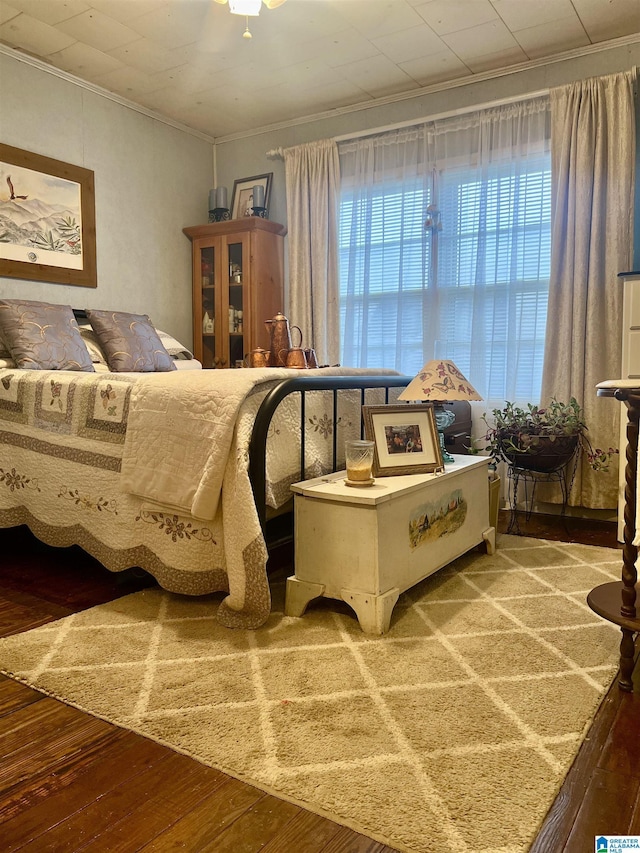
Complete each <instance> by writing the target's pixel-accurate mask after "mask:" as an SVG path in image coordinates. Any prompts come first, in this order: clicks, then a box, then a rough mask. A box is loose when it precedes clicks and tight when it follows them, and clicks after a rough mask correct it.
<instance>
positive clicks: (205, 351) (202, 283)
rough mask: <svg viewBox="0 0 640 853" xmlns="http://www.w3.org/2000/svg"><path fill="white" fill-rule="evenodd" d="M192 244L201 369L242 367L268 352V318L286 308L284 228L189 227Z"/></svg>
mask: <svg viewBox="0 0 640 853" xmlns="http://www.w3.org/2000/svg"><path fill="white" fill-rule="evenodd" d="M184 233H185V234H186V235H187V236H188V237H189V239H190V240H191V241H192V244H193V352H194V355H195V357H196V358H197V359H199V361H201V362H202V365H203V367H207V368H211V367H216V368H227V367H242V366H243V364H244V357H245V355H246V354H247V353H249V352H250V351H251V350H252V349H255V348H256V347H258V346H262V347H264V348H265V349H268V346H269V335H268V332H267V331H266V328H265V325H264V323H265V320H269V319H271V317H273V316H274V315H275V314H277V312H278V311H282V310H283V307H284V305H283V296H284V294H283V290H284V236H285V234H286V229H285V228H284V226H282V225H279V224H278V223H276V222H271V221H269V220H268V219H260V218H258V217H251V218H247V219H237V220H230V221H228V222H215V223H210V224H209V225H196V226H193V227H190V228H185V229H184Z"/></svg>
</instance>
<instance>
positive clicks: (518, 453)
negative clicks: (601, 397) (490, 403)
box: [483, 397, 618, 473]
mask: <svg viewBox="0 0 640 853" xmlns="http://www.w3.org/2000/svg"><path fill="white" fill-rule="evenodd" d="M491 414H492V419H491V421H490V420H489V419H488V418H487V414H486V413H485V415H484V416H483V420H484V422H485V424H486V425H487V432H486V435H485V436H484V439H485V441H486V442H487V443H486V446H485V450H488V451H489V452H490V454H491V456H492V457H493V458H494V459H495V460H496V462H500V461H504V462H507V463H508V464H509V465H512V466H513V467H516V468H524V469H526V470H529V471H538V472H540V473H551V472H552V471H557V470H559V469H560V468H562V467H564V466H565V465H566V464H567V463H568V462H569V460H570V459H572V458H573V456H574V454H576V453H580V452H582V453H585V454H586V457H587V460H588V461H589V464H590V465H591V467H592V468H593V469H594V470H595V471H606V470H608V467H609V463H610V461H611V457H612V456H613V455H614V454H616V453H617V452H618V451H617V450H616V449H615V448H613V447H610V448H609V449H608V450H602V449H601V448H595V449H594V448H593V446H592V445H591V442H590V441H589V438H588V436H587V425H586V424H585V422H584V417H583V412H582V409H581V407H580V405H579V404H578V402H577V400H576V399H575V397H572V398H571V399H570V400H569V402H568V403H562V402H560V401H559V400H556V399H555V397H554V398H553V400H552V401H551V402H550V403H549V405H548V406H546V407H545V408H540V407H539V406H534V405H532V404H531V403H528V404H527V406H526V408H522V407H520V406H516V405H515V404H514V403H509V402H507V403H506V404H505V406H504V408H502V409H493V410H492V412H491Z"/></svg>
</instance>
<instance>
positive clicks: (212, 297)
mask: <svg viewBox="0 0 640 853" xmlns="http://www.w3.org/2000/svg"><path fill="white" fill-rule="evenodd" d="M215 269H216V266H215V250H214V248H213V246H207V247H206V248H204V249H202V252H201V255H200V273H201V282H202V366H203V367H214V357H215V351H216V336H215V328H216V325H215V322H216V321H215V306H216V280H215V278H216V274H215Z"/></svg>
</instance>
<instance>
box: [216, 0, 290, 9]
mask: <svg viewBox="0 0 640 853" xmlns="http://www.w3.org/2000/svg"><path fill="white" fill-rule="evenodd" d="M217 2H218V3H219V2H220V0H217ZM262 2H263V3H264V5H265V6H266V7H267V9H277V8H278V6H282V4H283V3H284V2H286V0H262Z"/></svg>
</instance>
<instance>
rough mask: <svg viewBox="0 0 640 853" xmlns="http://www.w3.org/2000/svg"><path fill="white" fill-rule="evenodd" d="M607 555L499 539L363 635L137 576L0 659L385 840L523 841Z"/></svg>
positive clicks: (493, 844) (573, 691)
mask: <svg viewBox="0 0 640 853" xmlns="http://www.w3.org/2000/svg"><path fill="white" fill-rule="evenodd" d="M620 563H621V558H620V552H619V551H615V550H612V549H607V548H598V547H593V546H588V545H577V544H569V543H561V542H550V541H542V540H535V539H528V538H523V537H515V536H506V535H504V536H501V537H499V540H498V549H497V550H496V553H495V554H494V555H492V556H489V555H487V554H483V553H480V552H476V551H474V552H471V553H469V554H467V555H465V556H464V557H461V558H460V559H458V560H456V561H455V562H454V563H452V564H451V565H449V566H448V567H446V568H444V569H442V570H440V571H439V572H438V573H437V574H435V575H432V576H431V577H430V578H427V580H425V581H423V582H422V583H421V584H419V585H417V586H415V587H414V588H413V589H411V590H409V591H408V592H407V593H405V594H404V595H402V596H401V597H400V599H399V601H398V604H397V605H396V608H395V610H394V614H393V618H392V624H391V630H390V632H389V633H388V634H386V635H385V636H382V637H372V636H367V635H365V634H363V633H362V631H361V629H360V627H359V625H358V622H357V621H356V619H355V617H354V615H353V614H352V613H351V611H350V610H349V608H348V607H347V606H346V605H344V604H342V603H339V602H330V601H326V600H322V601H320V602H316V603H313V604H312V605H310V607H309V609H308V611H307V613H306V614H305V615H304V616H303V617H302V618H293V617H285V616H283V615H282V610H283V607H282V604H283V601H282V599H283V584H277V585H276V588H275V589H274V606H273V612H272V614H271V617H270V618H269V621H268V622H267V624H266V625H265V626H263V627H262V628H260V629H258V630H255V631H247V630H241V629H236V630H234V629H229V628H224V627H222V626H221V625H220V624H219V623H218V622H217V621H216V619H215V609H216V607H217V604H218V602H219V600H220V598H219V597H215V596H212V597H208V598H201V599H198V598H195V599H194V598H186V597H181V596H177V595H173V594H170V593H166V592H163V591H161V590H158V589H149V590H144V591H143V592H137V593H135V594H133V595H129V596H126V597H124V598H121V599H118V600H116V601H114V602H111V603H109V604H104V605H101V606H99V607H94V608H92V609H91V610H86V611H84V612H81V613H77V614H75V615H73V616H69V617H67V618H65V619H61V620H60V621H57V622H53V623H50V624H48V625H45V626H43V627H41V628H37V629H34V630H31V631H28V632H26V633H24V634H18V635H15V636H12V637H8V638H5V639H3V640H0V669H1V671H2V672H3V673H4V674H6V675H9V676H10V677H12V678H15V679H18V680H20V681H23V682H25V683H27V684H29V685H31V686H32V687H35V688H36V689H38V690H41V691H43V692H45V693H47V694H49V695H51V696H54V697H57V698H59V699H61V700H62V701H63V702H67V703H68V704H70V705H74V706H75V707H78V708H81V709H83V710H85V711H88V712H89V713H91V714H94V715H96V716H99V717H101V718H103V719H106V720H109V721H110V722H112V723H115V724H117V725H119V726H122V727H124V728H127V729H131V730H133V731H136V732H139V733H140V734H143V735H146V736H148V737H150V738H153V739H154V740H157V741H160V742H161V743H163V744H167V745H168V746H170V747H172V748H174V749H176V750H178V751H180V752H183V753H186V754H188V755H191V756H193V757H194V758H196V759H198V760H200V761H202V762H203V763H205V764H208V765H211V766H213V767H217V768H219V769H221V770H223V771H225V772H226V773H229V774H230V775H232V776H235V777H237V778H239V779H242V780H244V781H247V782H250V783H252V784H254V785H256V786H258V787H260V788H262V789H263V790H265V791H267V792H270V793H273V794H276V795H277V796H279V797H282V798H283V799H286V800H290V801H292V802H295V803H298V804H300V805H302V806H304V807H306V808H308V809H310V810H312V811H315V812H317V813H319V814H322V815H325V816H327V817H330V818H332V819H333V820H336V821H338V822H339V823H342V824H345V825H347V826H350V827H352V828H354V829H356V830H358V831H359V832H362V833H364V834H366V835H369V836H370V837H372V838H374V839H377V840H379V841H382V842H384V843H386V844H388V845H390V846H392V847H395V848H397V849H398V850H402V851H416V853H420V852H422V853H431V852H432V851H436V850H437V851H440V853H442V851H451V853H453V851H466V853H475V851H487V850H489V849H490V850H491V851H500V853H520V851H526V850H527V849H528V847H529V846H530V844H531V841H532V840H533V838H534V837H535V835H536V834H537V831H538V829H539V827H540V824H541V822H542V821H543V819H544V816H545V814H546V812H547V810H548V808H549V806H550V805H551V803H552V802H553V800H554V798H555V795H556V793H557V791H558V789H559V787H560V785H561V783H562V780H563V779H564V777H565V775H566V773H567V771H568V769H569V767H570V765H571V763H572V760H573V758H574V757H575V754H576V752H577V750H578V748H579V746H580V743H581V742H582V740H583V738H584V736H585V734H586V731H587V729H588V726H589V723H590V721H591V720H592V718H593V715H594V714H595V712H596V710H597V708H598V705H599V703H600V701H601V699H602V698H603V696H604V694H605V692H606V690H607V688H608V687H609V685H610V683H611V680H612V678H613V676H614V675H615V671H616V666H617V657H618V644H619V633H618V630H617V629H616V628H615V627H614V626H612V625H611V624H609V623H608V622H605V621H603V620H602V619H599V618H598V617H597V616H595V614H593V613H592V612H591V610H590V609H589V608H588V607H587V604H586V595H587V593H588V591H589V590H590V589H591V588H592V587H593V586H596V585H597V584H600V583H603V582H606V581H608V580H616V579H618V577H619V571H620Z"/></svg>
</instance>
